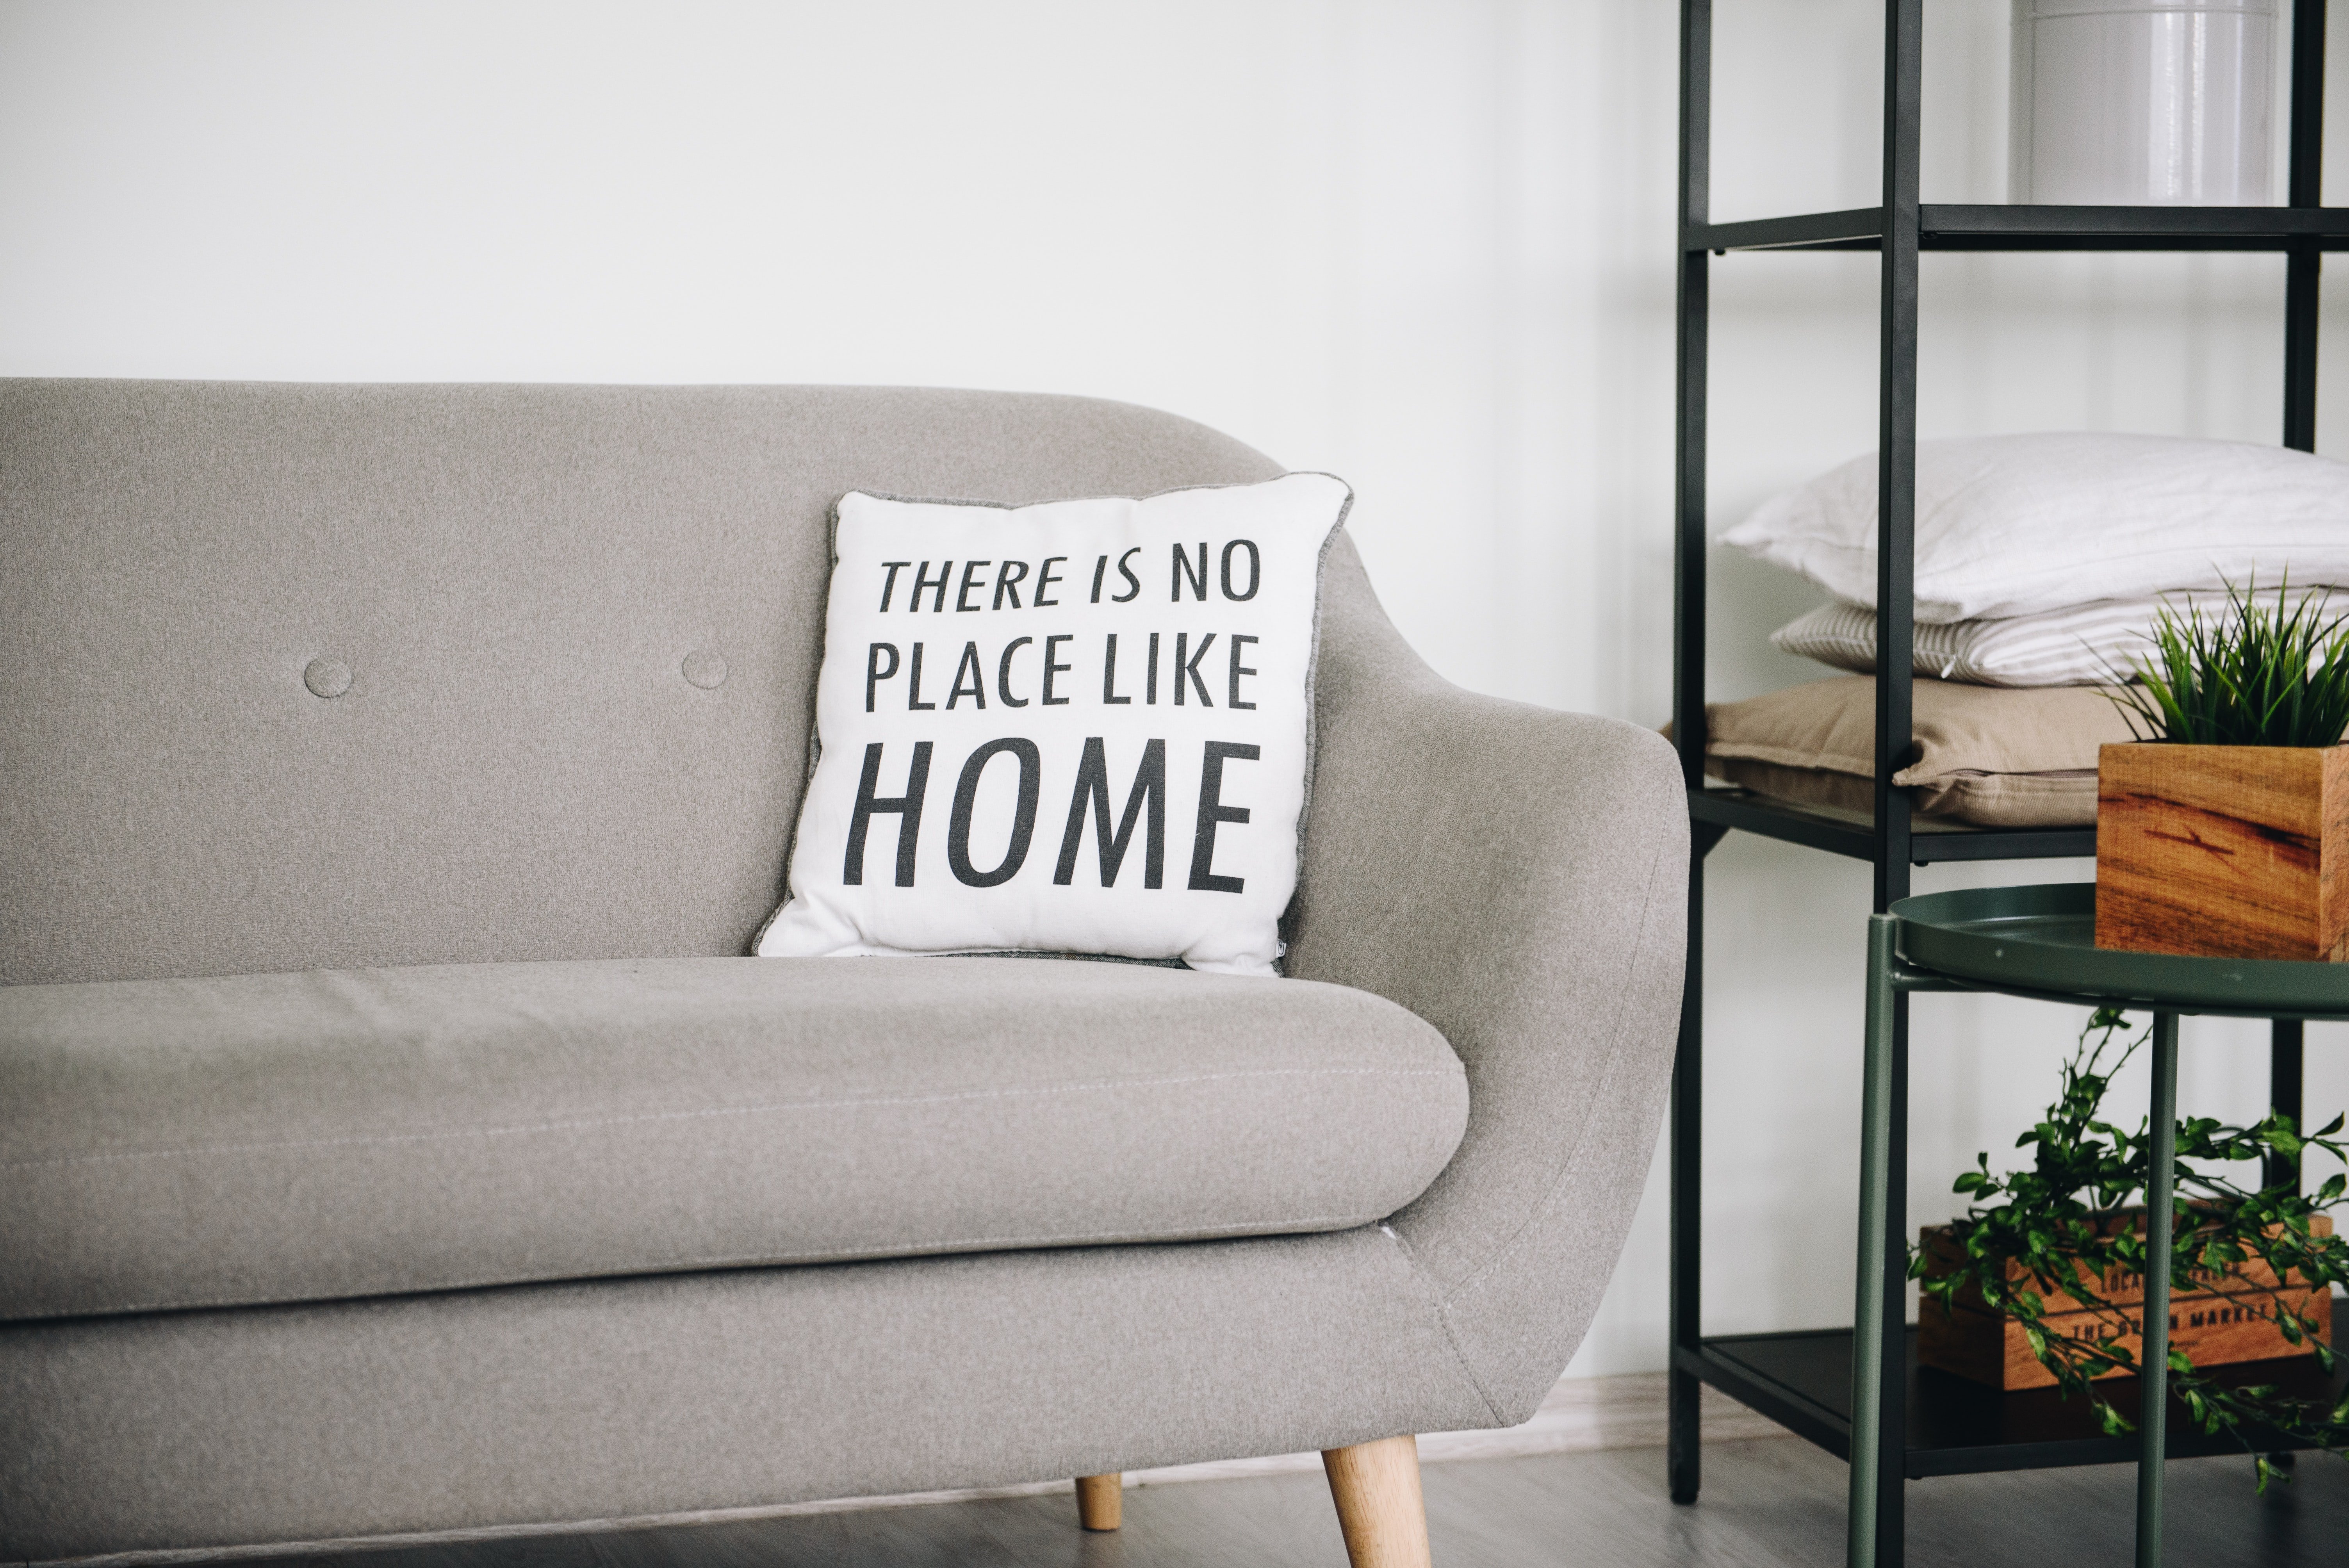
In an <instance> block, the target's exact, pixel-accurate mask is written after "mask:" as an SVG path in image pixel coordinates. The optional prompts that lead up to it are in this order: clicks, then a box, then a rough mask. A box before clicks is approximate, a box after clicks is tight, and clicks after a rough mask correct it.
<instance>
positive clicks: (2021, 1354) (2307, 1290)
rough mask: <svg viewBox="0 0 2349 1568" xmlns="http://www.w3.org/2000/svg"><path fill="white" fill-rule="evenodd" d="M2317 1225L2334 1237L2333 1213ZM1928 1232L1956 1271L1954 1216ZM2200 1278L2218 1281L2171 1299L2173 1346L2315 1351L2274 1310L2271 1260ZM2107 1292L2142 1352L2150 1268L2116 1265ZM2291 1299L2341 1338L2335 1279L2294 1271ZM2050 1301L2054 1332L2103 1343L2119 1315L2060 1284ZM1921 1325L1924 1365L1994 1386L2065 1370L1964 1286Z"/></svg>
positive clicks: (2224, 1360)
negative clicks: (2293, 1337)
mask: <svg viewBox="0 0 2349 1568" xmlns="http://www.w3.org/2000/svg"><path fill="white" fill-rule="evenodd" d="M2183 1218H2184V1216H2182V1215H2181V1220H2182V1219H2183ZM2119 1219H2120V1222H2123V1223H2128V1224H2131V1225H2133V1226H2137V1227H2141V1226H2142V1225H2143V1223H2144V1215H2143V1211H2142V1210H2137V1211H2125V1212H2123V1214H2122V1215H2121V1216H2119ZM2309 1229H2310V1231H2311V1232H2313V1233H2315V1234H2317V1235H2323V1236H2329V1235H2331V1234H2332V1233H2333V1222H2332V1221H2331V1220H2330V1219H2328V1218H2326V1217H2325V1216H2323V1215H2321V1214H2320V1215H2317V1216H2316V1217H2315V1218H2313V1220H2312V1221H2311V1222H2310V1223H2309ZM1920 1241H1921V1242H1922V1243H1923V1244H1924V1247H1925V1251H1926V1258H1927V1263H1926V1270H1927V1274H1928V1276H1929V1277H1939V1276H1940V1275H1942V1274H1948V1273H1949V1272H1951V1269H1952V1268H1953V1267H1954V1266H1955V1265H1956V1263H1957V1261H1958V1259H1959V1258H1960V1256H1961V1252H1960V1249H1959V1247H1958V1245H1957V1243H1956V1240H1955V1238H1954V1235H1953V1233H1952V1232H1951V1229H1950V1227H1949V1226H1947V1225H1929V1226H1927V1227H1926V1228H1925V1229H1924V1230H1923V1231H1922V1232H1921V1233H1920ZM2024 1277H2025V1276H2024V1274H2023V1268H2022V1265H2020V1264H2008V1265H2007V1278H2009V1279H2010V1280H2013V1281H2016V1282H2018V1283H2020V1282H2021V1281H2022V1280H2023V1278H2024ZM2199 1277H2200V1278H2201V1279H2202V1280H2203V1281H2204V1282H2205V1283H2207V1284H2208V1285H2209V1288H2208V1289H2206V1290H2197V1291H2193V1292H2190V1293H2178V1294H2174V1295H2171V1297H2170V1301H2169V1343H2170V1346H2171V1347H2172V1348H2173V1349H2177V1350H2182V1351H2184V1352H2185V1353H2186V1355H2187V1357H2189V1359H2190V1360H2192V1361H2193V1363H2194V1364H2195V1365H2196V1366H2197V1367H2221V1366H2225V1365H2226V1364H2228V1363H2230V1362H2234V1361H2267V1360H2272V1359H2274V1358H2276V1357H2283V1356H2307V1355H2313V1354H2314V1352H2313V1351H2312V1350H2311V1349H2310V1348H2309V1347H2308V1346H2307V1345H2306V1344H2305V1343H2303V1344H2302V1345H2300V1346H2293V1345H2292V1344H2291V1343H2290V1342H2289V1341H2287V1340H2286V1339H2285V1338H2284V1336H2283V1331H2282V1330H2281V1329H2279V1328H2278V1327H2277V1326H2275V1323H2274V1321H2273V1320H2272V1318H2271V1316H2270V1315H2269V1314H2270V1313H2271V1310H2272V1305H2273V1304H2272V1303H2271V1301H2270V1299H2269V1297H2268V1295H2266V1292H2267V1290H2268V1289H2269V1288H2270V1287H2271V1286H2273V1285H2274V1284H2275V1274H2274V1272H2273V1271H2272V1270H2271V1269H2269V1268H2268V1267H2267V1266H2266V1265H2265V1264H2259V1263H2256V1262H2254V1263H2251V1264H2239V1265H2237V1266H2236V1267H2235V1268H2233V1269H2230V1270H2227V1271H2225V1272H2223V1273H2221V1272H2218V1271H2206V1272H2204V1273H2202V1274H2200V1275H2199ZM2098 1291H2099V1294H2101V1295H2103V1296H2104V1297H2105V1299H2106V1300H2107V1301H2109V1302H2111V1303H2112V1304H2113V1305H2114V1306H2116V1308H2118V1309H2119V1310H2120V1312H2121V1314H2122V1315H2123V1316H2124V1317H2125V1318H2126V1319H2127V1322H2128V1323H2129V1326H2130V1328H2131V1330H2132V1331H2131V1332H2130V1333H2128V1334H2126V1335H2123V1336H2120V1338H2119V1343H2120V1344H2121V1345H2123V1346H2126V1347H2127V1350H2128V1352H2129V1354H2130V1355H2131V1356H2139V1355H2142V1354H2143V1351H2144V1346H2143V1344H2142V1343H2141V1341H2140V1338H2139V1334H2138V1332H2137V1331H2138V1330H2140V1329H2141V1327H2142V1325H2143V1316H2142V1311H2143V1307H2144V1303H2145V1280H2144V1278H2143V1276H2142V1275H2139V1274H2130V1273H2127V1272H2124V1271H2122V1270H2118V1269H2115V1270H2113V1271H2111V1272H2109V1273H2108V1274H2106V1277H2105V1279H2104V1280H2103V1282H2102V1283H2101V1284H2100V1285H2099V1286H2098ZM2284 1300H2285V1303H2286V1305H2290V1306H2291V1307H2292V1309H2293V1310H2294V1311H2296V1312H2298V1313H2299V1314H2301V1315H2302V1316H2304V1317H2309V1318H2313V1320H2314V1321H2315V1323H2316V1326H2317V1332H2318V1334H2319V1336H2321V1337H2322V1338H2323V1340H2324V1342H2325V1343H2326V1344H2328V1345H2329V1344H2331V1343H2332V1341H2333V1296H2332V1293H2331V1291H2330V1290H2329V1289H2328V1288H2322V1287H2316V1288H2312V1287H2311V1286H2309V1285H2308V1284H2306V1283H2305V1282H2304V1281H2302V1279H2301V1278H2300V1276H2299V1275H2298V1274H2294V1275H2293V1276H2292V1278H2291V1279H2290V1280H2288V1281H2287V1282H2285V1291H2284ZM2045 1302H2046V1317H2045V1321H2044V1327H2045V1329H2046V1332H2047V1333H2048V1335H2049V1336H2051V1337H2054V1338H2064V1337H2074V1338H2078V1339H2082V1340H2085V1341H2091V1342H2093V1341H2094V1340H2095V1339H2097V1338H2099V1337H2100V1336H2102V1335H2103V1334H2104V1333H2105V1332H2106V1329H2107V1328H2108V1327H2109V1326H2110V1323H2111V1320H2110V1318H2109V1317H2106V1316H2102V1315H2097V1314H2095V1313H2091V1312H2089V1311H2088V1310H2086V1309H2085V1307H2083V1306H2082V1305H2081V1304H2080V1302H2079V1301H2078V1299H2077V1298H2076V1297H2074V1296H2071V1295H2064V1294H2061V1293H2057V1294H2054V1295H2047V1296H2046V1297H2045ZM1917 1330H1918V1333H1917V1359H1918V1360H1919V1361H1920V1363H1921V1364H1923V1365H1924V1366H1927V1367H1940V1368H1941V1369H1942V1370H1943V1371H1945V1372H1954V1373H1956V1374H1957V1375H1958V1376H1959V1377H1966V1378H1970V1379H1971V1380H1972V1381H1974V1382H1977V1383H1987V1384H1989V1385H1990V1386H1991V1387H1993V1388H2007V1389H2013V1388H2044V1387H2049V1386H2050V1385H2052V1384H2053V1383H2054V1381H2055V1375H2054V1373H2052V1372H2050V1371H2048V1370H2047V1368H2046V1367H2043V1366H2041V1365H2040V1363H2039V1358H2038V1357H2036V1356H2033V1354H2032V1353H2031V1345H2030V1342H2029V1341H2028V1340H2027V1339H2025V1338H2024V1337H2023V1325H2022V1324H2021V1323H2019V1322H2017V1321H2015V1320H2014V1319H2013V1318H2011V1317H2007V1316H2004V1315H2000V1314H1996V1313H1992V1312H1989V1311H1987V1310H1985V1309H1984V1308H1983V1307H1982V1297H1981V1295H1979V1294H1978V1293H1967V1294H1964V1295H1961V1296H1960V1297H1959V1300H1958V1305H1957V1310H1956V1311H1955V1312H1945V1311H1944V1310H1942V1307H1941V1305H1940V1302H1938V1301H1936V1300H1934V1299H1933V1298H1932V1297H1930V1296H1928V1297H1926V1298H1925V1300H1924V1301H1923V1302H1922V1303H1921V1304H1920V1307H1919V1309H1918V1315H1917ZM2106 1376H2107V1377H2119V1376H2122V1374H2120V1373H2117V1372H2115V1373H2107V1374H2106Z"/></svg>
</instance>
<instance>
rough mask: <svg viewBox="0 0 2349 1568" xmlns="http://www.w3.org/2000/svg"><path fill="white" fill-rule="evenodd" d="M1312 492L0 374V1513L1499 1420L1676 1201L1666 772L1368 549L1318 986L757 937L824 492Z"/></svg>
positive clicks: (1068, 456) (896, 439) (13, 1546)
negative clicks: (1511, 699)
mask: <svg viewBox="0 0 2349 1568" xmlns="http://www.w3.org/2000/svg"><path fill="white" fill-rule="evenodd" d="M1278 471H1279V470H1278V467H1277V466H1276V465H1274V464H1273V463H1271V462H1269V461H1268V460H1267V459H1264V458H1263V457H1261V456H1259V455H1257V453H1255V452H1252V451H1250V450H1248V449H1246V448H1245V447H1242V446H1240V445H1238V444H1237V443H1236V442H1233V441H1231V440H1229V439H1227V438H1224V437H1222V436H1219V435H1217V434H1216V433H1215V432H1213V431H1210V430H1207V429H1205V428H1201V427H1199V426H1197V425H1194V424H1190V423H1188V422H1185V421H1183V420H1179V419H1175V418H1170V417H1168V416H1165V415H1162V414H1156V413H1153V412H1149V411H1147V410H1143V409H1140V408H1133V407H1124V406H1122V405H1116V404H1109V403H1102V402H1094V401H1087V400H1082V399H1075V398H1061V397H1031V396H1013V395H1005V394H987V393H969V392H937V391H916V390H900V389H885V388H838V387H831V388H826V387H815V388H793V387H492V386H466V387H454V386H450V387H436V386H361V387H347V386H312V385H244V384H227V383H217V384H215V383H171V382H130V381H13V382H5V383H0V1410H5V1412H6V1418H5V1420H0V1558H5V1559H7V1560H11V1561H26V1560H30V1561H54V1560H60V1559H72V1558H76V1557H84V1556H92V1555H99V1554H106V1553H120V1552H136V1551H152V1550H164V1551H175V1550H194V1549H207V1548H228V1547H237V1546H254V1545H264V1544H269V1545H276V1544H283V1543H287V1542H330V1541H348V1540H353V1539H361V1538H374V1537H400V1536H409V1537H417V1536H429V1534H430V1533H432V1532H447V1531H456V1530H478V1529H482V1528H491V1527H510V1526H532V1525H544V1526H548V1527H550V1528H556V1527H560V1526H561V1525H563V1524H564V1523H565V1522H576V1521H582V1520H591V1519H592V1520H613V1519H655V1518H659V1517H662V1516H665V1515H672V1514H681V1513H688V1512H692V1511H704V1510H711V1509H730V1508H745V1507H756V1506H759V1505H762V1504H779V1503H788V1502H792V1501H806V1500H812V1499H819V1498H835V1497H854V1496H862V1495H874V1494H883V1493H894V1492H905V1491H931V1490H936V1489H941V1488H952V1487H966V1486H986V1485H1002V1484H1009V1483H1015V1482H1021V1481H1030V1480H1043V1479H1050V1478H1055V1477H1068V1476H1077V1477H1080V1478H1083V1484H1081V1487H1080V1497H1081V1501H1082V1505H1083V1509H1084V1518H1085V1522H1087V1523H1090V1524H1092V1525H1095V1526H1097V1527H1100V1526H1108V1525H1113V1524H1114V1523H1115V1522H1116V1498H1117V1493H1116V1487H1115V1480H1114V1477H1115V1475H1116V1473H1117V1472H1119V1471H1121V1470H1130V1469H1135V1468H1141V1467H1146V1466H1157V1465H1167V1464H1177V1463H1183V1462H1187V1461H1192V1460H1213V1459H1229V1458H1237V1457H1246V1456H1252V1455H1258V1454H1268V1453H1279V1452H1288V1451H1293V1450H1298V1449H1323V1450H1326V1451H1327V1453H1328V1457H1329V1460H1330V1480H1331V1485H1332V1490H1333V1492H1334V1493H1335V1496H1336V1500H1337V1502H1338V1505H1339V1511H1340V1519H1341V1522H1343V1523H1344V1525H1345V1527H1346V1533H1347V1539H1348V1542H1349V1549H1350V1552H1351V1553H1352V1554H1353V1556H1354V1560H1355V1562H1356V1563H1357V1564H1358V1565H1361V1568H1371V1565H1373V1564H1377V1565H1386V1564H1401V1563H1410V1562H1417V1561H1423V1560H1424V1557H1425V1551H1426V1541H1425V1532H1424V1525H1423V1521H1422V1520H1421V1518H1420V1516H1419V1513H1418V1511H1417V1501H1416V1500H1417V1495H1418V1491H1417V1472H1416V1468H1415V1461H1414V1460H1413V1459H1412V1457H1411V1434H1413V1433H1417V1432H1423V1431H1430V1430H1443V1429H1459V1428H1475V1427H1491V1426H1498V1425H1507V1424H1510V1423H1513V1422H1516V1421H1519V1420H1522V1419H1524V1418H1526V1416H1528V1415H1529V1414H1531V1412H1532V1411H1533V1409H1534V1408H1535V1407H1536V1405H1537V1403H1538V1402H1539V1400H1540V1399H1541V1398H1542V1396H1543V1394H1544V1393H1545V1392H1546V1391H1547V1388H1548V1387H1549V1386H1550V1384H1551V1382H1552V1381H1553V1380H1554V1379H1555V1378H1556V1377H1557V1374H1558V1373H1559V1371H1560V1370H1561V1369H1562V1368H1563V1367H1564V1366H1565V1364H1566V1361H1567V1359H1568V1357H1569V1356H1570V1355H1571V1354H1572V1352H1573V1350H1574V1347H1575V1346H1576V1345H1577V1343H1578V1341H1579V1339H1580V1338H1581V1336H1582V1333H1583V1330H1584V1328H1585V1327H1586V1326H1587V1325H1588V1321H1589V1317H1590V1315H1591V1312H1592V1310H1593V1309H1594V1307H1595V1306H1596V1305H1597V1302H1598V1299H1599V1293H1600V1291H1601V1289H1602V1288H1603V1287H1604V1285H1605V1284H1606V1282H1607V1277H1608V1275H1609V1272H1610V1271H1611V1268H1612V1266H1613V1262H1614V1259H1615V1257H1616V1254H1617V1253H1618V1251H1619V1248H1620V1244H1621V1242H1622V1238H1623V1234H1624V1232H1625V1229H1626V1227H1627V1226H1628V1224H1629V1222H1630V1215H1631V1212H1632V1208H1633V1206H1634V1204H1635V1203H1636V1202H1637V1199H1638V1197H1639V1193H1640V1188H1641V1184H1642V1182H1643V1180H1644V1178H1645V1176H1646V1173H1647V1170H1648V1163H1649V1153H1650V1150H1651V1146H1652V1143H1653V1140H1654V1138H1655V1134H1656V1130H1657V1127H1658V1123H1659V1120H1660V1116H1661V1105H1662V1100H1663V1096H1664V1090H1665V1084H1666V1078H1667V1076H1668V1072H1669V1065H1670V1057H1671V1038H1672V1034H1673V1027H1674V1024H1675V1022H1676V1020H1677V1016H1678V1011H1679V1005H1680V985H1681V961H1682V950H1681V940H1682V938H1681V933H1682V900H1683V897H1684V892H1685V883H1686V864H1687V825H1686V811H1685V808H1684V806H1683V804H1682V799H1681V783H1680V777H1679V773H1678V770H1677V768H1676V765H1675V763H1674V760H1673V758H1672V755H1671V752H1670V751H1669V749H1667V748H1665V747H1664V746H1663V744H1662V743H1661V741H1659V740H1658V739H1657V738H1655V737H1653V736H1651V735H1649V734H1646V733H1644V732H1642V731H1640V730H1638V729H1636V728H1634V727H1630V726H1628V725H1622V724H1618V723H1614V722H1611V721H1608V720H1604V719H1598V718H1589V717H1578V716H1573V715H1567V714H1559V713H1551V712H1547V711H1543V710H1539V709H1535V708H1531V707H1523V706H1519V705H1516V704H1510V703H1506V702H1501V701H1497V700H1495V699H1491V698H1486V697H1481V696H1472V695H1470V694H1467V693H1464V692H1462V691H1459V690H1457V689H1456V688H1454V687H1452V686H1448V685H1446V684H1445V683H1444V682H1443V681H1442V680H1440V679H1439V678H1437V677H1436V676H1434V675H1433V674H1432V673H1431V672H1430V671H1429V670H1428V669H1427V668H1426V666H1425V665H1423V664H1422V663H1421V662H1420V661H1419V660H1418V659H1417V658H1416V657H1415V656H1414V655H1413V654H1412V653H1411V651H1410V650H1409V648H1408V647H1407V646H1405V645H1404V644H1403V643H1402V640H1401V639H1400V638H1399V637H1398V636H1397V635H1396V634H1395V632H1394V631H1393V629H1392V626H1391V625H1389V624H1388V623H1387V621H1386V619H1385V617H1384V615H1383V614H1382V613H1381V611H1380V609H1379V606H1378V603H1377V601H1376V599H1375V598H1374V597H1373V596H1372V594H1371V589H1370V585H1369V583H1368V582H1367V580H1366V579H1365V578H1364V576H1363V573H1362V571H1361V564H1360V562H1359V561H1358V559H1357V558H1356V556H1355V554H1354V552H1353V550H1352V547H1351V545H1350V544H1349V543H1346V542H1343V541H1342V540H1341V542H1340V543H1339V545H1338V546H1337V547H1336V548H1335V549H1334V550H1333V551H1332V552H1330V557H1329V560H1328V563H1327V565H1326V567H1325V572H1324V582H1323V623H1322V631H1321V654H1320V659H1321V663H1320V673H1319V682H1318V687H1317V715H1316V722H1317V727H1318V731H1319V760H1318V764H1317V773H1316V778H1315V781H1314V797H1313V809H1312V814H1311V817H1310V820H1309V828H1308V832H1307V841H1306V850H1305V861H1304V870H1303V878H1302V883H1301V886H1300V889H1299V893H1298V896H1297V900H1296V902H1295V903H1294V905H1293V906H1292V908H1291V909H1290V911H1289V914H1288V921H1287V934H1288V940H1289V944H1290V945H1289V953H1288V978H1285V979H1282V980H1278V981H1261V980H1251V979H1238V978H1233V977H1228V976H1219V975H1200V974H1193V973H1190V972H1187V971H1181V970H1172V969H1166V968H1161V967H1153V966H1147V965H1126V964H1098V963H1081V962H1038V961H1035V960H1031V959H1018V958H935V959H919V960H896V961H891V960H869V961H855V960H786V959H754V958H749V957H745V956H742V955H743V954H745V952H746V951H747V944H748V942H749V939H750V935H751V934H752V933H753V931H754V930H755V929H756V928H757V926H758V924H759V923H760V922H761V920H762V919H763V918H764V916H765V915H766V914H767V913H768V912H769V911H770V910H771V908H772V906H773V905H774V903H775V902H776V901H777V899H778V897H779V895H780V892H781V874H782V869H783V857H784V853H785V848H786V843H787V839H788V835H789V832H790V829H791V825H792V820H793V819H794V817H795V815H796V813H797V810H798V804H799V796H800V791H801V789H802V785H803V783H804V779H805V770H806V761H807V750H808V748H807V735H808V723H809V717H810V713H811V711H812V700H813V687H814V681H815V673H816V665H817V660H818V655H819V650H820V646H821V636H822V624H821V622H822V606H823V593H824V585H825V579H826V571H827V547H828V539H827V532H826V517H827V511H828V509H829V507H830V504H831V502H832V501H833V499H834V498H836V497H837V496H838V495H839V494H840V493H841V492H842V491H843V490H848V489H851V488H862V489H866V490H877V491H883V492H889V493H897V494H915V495H954V496H966V497H971V498H977V499H986V500H1040V499H1048V498H1054V497H1064V496H1077V495H1088V494H1147V493H1150V492H1153V491H1156V490H1164V489H1168V488H1171V487H1174V486H1178V485H1188V484H1202V483H1218V482H1231V481H1241V480H1257V479H1261V478H1266V477H1268V476H1270V475H1272V474H1274V473H1276V472H1278Z"/></svg>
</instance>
